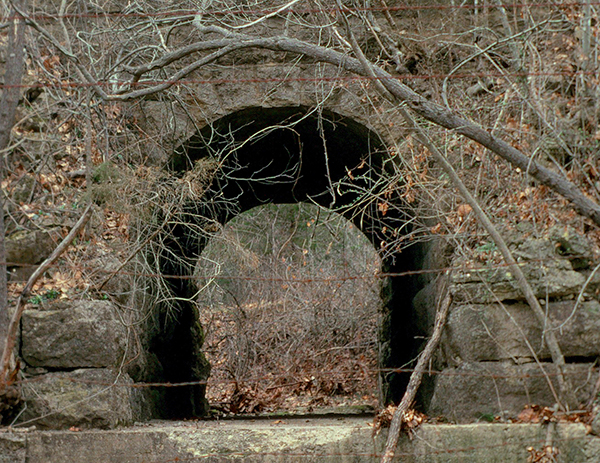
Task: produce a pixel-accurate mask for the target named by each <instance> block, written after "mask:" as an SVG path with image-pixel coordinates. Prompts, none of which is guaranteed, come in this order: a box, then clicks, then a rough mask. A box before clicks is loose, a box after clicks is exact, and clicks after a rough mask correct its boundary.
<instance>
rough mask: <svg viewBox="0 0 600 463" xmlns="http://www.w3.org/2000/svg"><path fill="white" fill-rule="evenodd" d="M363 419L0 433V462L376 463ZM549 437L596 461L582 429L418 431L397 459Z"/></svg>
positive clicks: (380, 439)
mask: <svg viewBox="0 0 600 463" xmlns="http://www.w3.org/2000/svg"><path fill="white" fill-rule="evenodd" d="M371 425H372V419H371V418H369V417H343V418H286V419H268V420H265V419H256V420H227V421H223V420H222V421H183V422H166V421H152V422H149V423H146V424H139V425H136V426H132V427H128V428H122V429H116V430H108V431H104V430H86V431H77V430H69V431H37V430H34V429H22V430H19V429H14V430H4V432H0V463H7V462H11V463H38V462H39V463H55V462H56V463H58V462H60V463H69V462H77V463H87V462H90V463H92V462H93V463H104V462H106V463H109V462H110V463H162V462H165V463H166V462H173V461H180V462H231V461H245V462H246V461H248V462H331V463H333V462H376V461H379V460H380V458H381V450H382V448H383V445H384V442H385V432H382V433H381V434H380V435H379V436H377V437H373V428H372V426H371ZM549 437H551V440H552V445H554V446H557V447H558V448H559V449H560V452H559V454H558V460H557V461H559V462H569V463H578V462H582V463H592V462H595V463H597V462H598V461H600V438H597V437H593V436H591V435H589V434H587V431H586V428H585V427H584V426H583V425H582V424H559V425H557V426H556V427H555V428H554V429H550V432H549V429H548V427H547V425H539V424H487V423H486V424H467V425H444V424H441V425H433V424H425V425H423V426H421V427H420V428H419V429H418V430H417V432H416V433H415V435H414V436H413V438H412V439H409V438H408V437H403V438H402V439H401V442H400V445H399V447H398V451H397V455H398V458H397V459H396V460H397V461H402V462H403V463H404V462H411V463H421V462H422V463H425V462H427V463H432V462H434V463H435V462H440V463H441V462H456V463H458V462H465V463H469V462H473V463H475V462H482V461H485V462H488V463H494V462H498V463H500V462H502V463H512V462H514V463H517V462H520V463H521V462H525V461H527V458H528V456H529V451H528V448H534V449H541V448H543V446H544V445H545V443H546V442H548V441H547V439H548V438H549Z"/></svg>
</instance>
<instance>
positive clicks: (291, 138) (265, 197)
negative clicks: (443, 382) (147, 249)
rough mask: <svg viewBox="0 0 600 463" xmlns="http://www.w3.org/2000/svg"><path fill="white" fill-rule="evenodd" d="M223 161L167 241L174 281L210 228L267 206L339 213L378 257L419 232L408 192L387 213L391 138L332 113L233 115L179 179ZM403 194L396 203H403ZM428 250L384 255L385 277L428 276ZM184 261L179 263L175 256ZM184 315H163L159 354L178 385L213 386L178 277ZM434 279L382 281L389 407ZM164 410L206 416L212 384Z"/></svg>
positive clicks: (189, 155) (189, 153)
mask: <svg viewBox="0 0 600 463" xmlns="http://www.w3.org/2000/svg"><path fill="white" fill-rule="evenodd" d="M203 159H214V160H217V161H218V162H219V163H220V166H221V169H220V170H219V172H218V174H217V175H216V177H215V178H214V180H213V181H212V184H211V185H210V187H209V189H208V191H207V193H206V195H205V198H206V200H205V201H203V202H202V203H201V204H196V203H195V204H189V205H187V210H186V212H187V216H186V217H187V219H186V220H185V221H184V222H185V223H181V224H177V225H175V226H173V228H171V229H170V230H169V232H168V236H163V237H162V238H161V239H162V240H163V242H164V244H165V245H166V249H167V251H166V252H165V255H164V256H163V257H162V259H161V262H160V265H161V269H162V271H163V273H164V274H166V275H183V276H185V275H187V276H190V275H191V274H192V272H193V268H194V266H195V262H196V261H197V259H198V257H199V255H200V253H201V252H202V249H203V248H204V246H205V245H206V242H207V240H208V239H209V237H208V234H206V233H200V232H199V230H201V229H206V228H207V224H210V223H211V222H213V223H214V222H216V223H220V224H225V223H226V222H227V221H229V220H230V219H231V218H233V217H235V216H236V215H237V214H240V213H242V212H244V211H247V210H249V209H252V208H253V207H256V206H259V205H261V204H266V203H280V204H282V203H297V202H312V203H315V204H318V205H320V206H322V207H325V208H329V209H332V210H335V211H336V212H338V213H340V214H342V215H343V216H345V217H346V218H347V219H348V220H350V221H352V222H354V224H355V225H356V226H357V227H358V228H359V229H360V230H362V232H363V233H364V234H365V235H366V236H367V237H368V238H369V240H370V241H371V242H372V243H373V246H374V247H375V249H377V250H381V249H382V248H383V246H382V243H385V242H386V240H388V238H389V232H390V231H391V230H392V231H393V230H397V231H399V232H400V233H408V232H410V226H409V222H410V220H411V216H410V214H409V213H408V212H406V208H405V207H403V206H402V201H401V199H400V197H399V196H398V195H399V194H400V193H399V192H397V191H396V192H394V193H393V194H392V195H390V194H389V193H388V194H387V196H385V198H386V202H387V203H388V204H389V206H390V207H388V208H387V209H385V210H382V208H381V207H380V203H381V198H382V197H383V195H384V191H383V189H384V187H385V185H384V182H382V177H383V175H382V174H383V173H384V171H385V169H387V168H389V166H388V165H387V163H388V162H389V156H388V153H387V150H386V149H385V146H384V144H383V142H382V141H381V139H380V138H379V137H378V136H377V134H375V133H374V132H373V131H371V130H369V129H368V128H366V127H365V126H364V125H361V124H358V123H357V122H355V121H353V120H351V119H349V118H346V117H343V116H340V115H338V114H336V113H332V112H327V111H317V110H315V109H310V108H304V107H284V108H249V109H246V110H243V111H239V112H236V113H233V114H230V115H228V116H226V117H223V118H222V119H219V120H218V121H216V122H214V123H213V124H211V125H209V126H206V127H205V128H204V129H202V130H200V131H199V132H198V133H196V134H195V135H194V136H193V137H191V138H190V139H189V140H188V141H187V142H185V143H184V144H183V145H182V146H181V147H180V148H179V149H178V150H176V152H175V153H174V155H173V157H172V161H171V165H170V169H171V170H172V172H173V174H174V175H183V173H185V172H186V171H188V170H189V169H192V168H193V166H194V165H195V163H196V162H197V161H199V160H203ZM394 195H396V196H394ZM426 252H427V245H426V244H424V243H416V244H414V245H412V246H409V247H407V248H405V249H403V250H402V252H396V253H390V252H386V253H385V254H384V255H383V272H385V273H391V274H395V273H403V272H407V271H414V270H418V269H421V268H422V266H423V262H424V257H425V254H426ZM174 255H176V256H178V259H173V256H174ZM169 285H170V288H171V291H172V293H173V295H174V296H175V297H176V300H177V309H176V310H174V311H173V310H171V311H170V312H169V314H166V313H164V314H162V315H161V316H160V317H159V318H160V324H161V327H160V330H159V333H158V334H157V335H156V336H155V337H154V339H153V340H152V345H151V350H152V352H153V353H154V354H155V355H156V357H157V358H158V360H159V362H160V364H161V367H162V369H161V373H160V378H157V380H161V381H168V382H173V383H175V382H186V381H202V380H206V378H207V377H208V375H209V370H210V368H209V366H208V364H207V362H206V360H204V356H203V355H202V350H201V347H202V341H203V335H202V327H201V326H199V323H198V321H197V319H198V316H197V312H196V310H197V309H196V308H195V307H194V304H192V303H189V302H186V299H188V298H189V299H191V298H192V296H193V294H194V292H195V288H194V287H193V286H194V285H193V283H192V282H191V280H189V279H181V278H171V279H169ZM424 285H425V282H424V281H423V280H422V279H421V277H419V276H418V275H408V276H402V277H388V278H386V279H384V280H382V285H381V287H382V289H381V296H382V301H383V309H382V310H383V313H382V315H381V316H382V324H381V326H382V327H381V332H380V334H379V346H380V355H379V357H380V358H379V367H380V368H381V369H382V371H383V373H382V374H381V379H382V400H383V401H385V402H389V401H397V400H399V398H400V397H401V395H402V393H403V392H404V389H405V387H406V383H407V377H406V375H405V374H397V373H391V372H387V371H385V370H387V369H393V368H398V367H401V366H409V365H410V364H411V360H412V359H414V358H415V355H416V354H417V352H418V350H419V348H420V344H421V342H422V341H421V339H422V337H423V336H424V335H425V334H426V333H423V332H422V331H419V330H418V329H417V322H416V321H415V314H414V308H413V299H414V297H415V295H416V294H417V292H419V290H421V289H422V288H423V286H424ZM162 394H163V395H162V396H161V397H162V399H161V401H162V402H163V403H162V405H161V406H159V409H160V410H161V414H162V415H163V416H165V417H169V418H186V417H192V416H201V415H203V414H205V413H206V411H207V406H208V405H207V403H206V400H205V398H204V395H205V386H186V387H173V388H166V390H164V391H163V393H162Z"/></svg>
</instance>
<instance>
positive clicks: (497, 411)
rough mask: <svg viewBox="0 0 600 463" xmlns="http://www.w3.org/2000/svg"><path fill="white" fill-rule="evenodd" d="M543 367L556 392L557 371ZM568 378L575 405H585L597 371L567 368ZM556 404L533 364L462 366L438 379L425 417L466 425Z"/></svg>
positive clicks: (587, 366)
mask: <svg viewBox="0 0 600 463" xmlns="http://www.w3.org/2000/svg"><path fill="white" fill-rule="evenodd" d="M542 366H543V368H544V370H545V372H546V374H547V375H548V377H549V378H550V379H551V380H552V383H553V385H554V389H555V390H556V391H558V390H559V388H558V384H557V380H556V368H555V367H554V365H552V364H549V363H543V364H542ZM567 374H568V377H569V379H570V381H571V382H572V384H573V386H574V387H575V389H576V391H575V392H576V396H577V399H578V401H579V402H581V403H587V401H588V400H589V398H590V395H591V391H592V388H593V385H594V382H595V381H596V379H597V377H598V372H597V368H592V364H571V365H567ZM555 402H556V399H555V398H554V396H553V394H552V392H551V390H550V388H549V386H548V379H547V378H546V376H545V375H544V373H543V372H542V371H541V370H540V367H539V366H538V365H537V364H536V363H528V364H524V365H511V364H508V363H504V362H476V363H464V364H463V365H461V366H460V367H458V368H449V369H446V370H444V374H442V375H439V377H438V378H437V382H436V386H435V392H434V394H433V398H432V401H431V404H430V406H429V410H428V413H429V414H430V415H433V416H436V415H442V416H445V417H447V418H448V419H450V420H452V421H456V422H459V423H467V422H472V421H474V420H479V419H482V418H485V417H493V416H498V415H499V416H502V417H503V418H514V417H516V416H517V415H518V414H519V412H521V411H522V410H523V407H524V406H525V405H527V404H537V405H542V406H552V405H554V403H555Z"/></svg>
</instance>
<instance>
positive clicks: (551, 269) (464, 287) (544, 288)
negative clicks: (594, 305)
mask: <svg viewBox="0 0 600 463" xmlns="http://www.w3.org/2000/svg"><path fill="white" fill-rule="evenodd" d="M522 270H523V273H524V274H525V277H526V278H527V281H529V283H530V284H531V286H532V289H533V291H534V293H535V295H536V296H537V297H539V298H543V299H546V297H549V298H557V297H564V296H570V295H571V296H572V295H573V294H577V293H578V291H579V290H580V289H581V287H582V285H583V283H584V282H585V277H584V275H583V274H581V273H579V272H576V271H574V270H573V269H572V267H571V265H570V263H569V262H568V261H567V260H554V261H547V262H536V263H527V264H524V265H523V267H522ZM452 283H453V285H452V288H451V291H452V294H453V297H454V300H455V301H468V302H471V303H490V302H495V301H497V300H500V301H506V300H523V299H524V297H523V295H522V292H521V290H520V289H519V288H518V286H517V283H516V280H515V278H514V276H513V275H512V274H511V273H510V271H509V270H508V269H507V268H506V267H493V268H477V269H469V270H466V271H464V272H456V273H454V274H452Z"/></svg>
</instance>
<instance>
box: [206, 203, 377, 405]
mask: <svg viewBox="0 0 600 463" xmlns="http://www.w3.org/2000/svg"><path fill="white" fill-rule="evenodd" d="M379 265H380V262H379V258H378V256H377V254H376V252H375V250H374V249H373V247H372V246H371V244H370V243H369V242H368V241H367V239H366V238H365V237H364V235H362V233H361V232H359V231H358V230H357V229H356V227H354V226H353V225H352V224H350V223H349V222H347V221H345V220H344V219H342V218H341V217H340V216H338V215H336V214H333V213H331V212H323V211H319V210H318V209H317V208H316V206H311V205H308V204H297V205H286V206H276V205H271V206H264V207H259V208H255V209H253V210H251V211H249V212H248V213H246V214H242V215H241V216H239V217H238V218H236V219H235V220H233V221H232V222H230V223H229V224H227V226H226V227H225V228H224V229H223V231H222V233H221V234H220V235H219V236H217V237H215V238H214V239H213V240H212V242H211V243H210V244H209V246H208V247H207V248H206V249H205V251H204V252H203V254H202V256H201V258H200V260H199V262H198V267H197V272H196V274H197V275H198V278H199V279H198V284H199V286H200V288H201V292H200V294H199V298H198V303H199V305H200V307H201V319H202V323H203V325H204V326H205V329H206V343H205V348H206V351H207V354H208V357H209V359H210V360H211V361H212V364H213V376H212V380H211V381H212V384H211V383H209V395H210V396H211V397H210V398H211V399H212V400H214V401H218V402H223V401H228V402H229V409H230V410H232V411H257V410H256V408H257V406H258V405H257V404H258V403H254V404H253V405H252V406H250V405H249V404H247V405H248V406H247V407H246V409H242V410H240V406H239V405H240V404H237V405H236V404H235V403H234V402H235V400H236V398H237V399H238V400H239V398H240V389H241V388H242V387H244V386H248V385H252V386H254V387H253V388H251V389H252V391H254V392H253V393H254V394H256V393H258V390H260V391H261V394H264V393H267V394H266V396H265V397H263V398H262V399H261V405H260V407H259V408H276V407H286V406H287V405H291V406H295V405H298V403H299V402H298V396H303V397H305V399H306V400H308V404H315V403H327V402H328V400H327V397H331V396H335V395H338V396H351V395H354V394H359V395H360V396H362V395H366V396H368V400H369V401H371V400H372V399H373V397H374V396H375V374H374V373H373V371H372V370H373V368H374V367H375V365H376V361H377V349H376V339H377V320H378V308H379V305H380V304H381V302H380V299H379V294H378V291H379V289H378V288H379V287H378V281H377V279H376V278H375V273H376V272H377V271H378V270H379ZM369 276H370V277H369ZM211 385H212V388H211ZM248 393H249V392H248V391H246V395H247V394H248ZM269 393H270V394H269ZM293 396H296V399H294V398H293ZM306 400H304V401H303V402H304V403H307V402H306Z"/></svg>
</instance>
